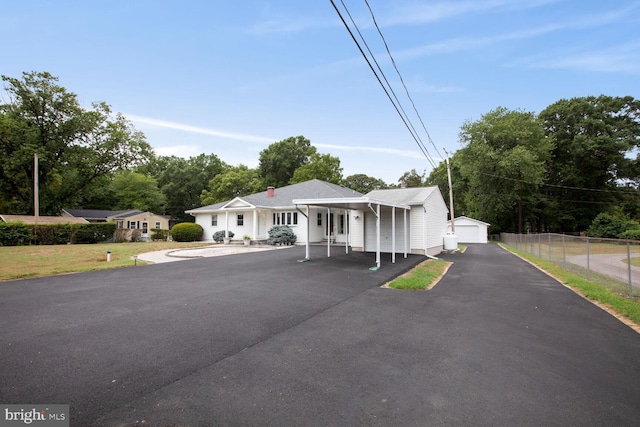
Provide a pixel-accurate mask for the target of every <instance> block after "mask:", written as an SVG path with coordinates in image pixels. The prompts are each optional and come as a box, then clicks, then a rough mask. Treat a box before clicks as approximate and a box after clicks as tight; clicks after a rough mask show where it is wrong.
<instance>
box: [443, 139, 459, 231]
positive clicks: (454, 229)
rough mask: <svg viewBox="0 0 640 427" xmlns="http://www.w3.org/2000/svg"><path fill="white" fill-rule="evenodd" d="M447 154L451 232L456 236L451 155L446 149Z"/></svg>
mask: <svg viewBox="0 0 640 427" xmlns="http://www.w3.org/2000/svg"><path fill="white" fill-rule="evenodd" d="M443 150H444V152H445V154H446V155H447V177H448V179H449V215H451V232H452V233H454V234H455V232H456V225H455V221H454V219H453V218H454V216H453V187H452V185H451V165H450V164H449V153H448V152H447V150H446V149H444V148H443Z"/></svg>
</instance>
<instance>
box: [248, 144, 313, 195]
mask: <svg viewBox="0 0 640 427" xmlns="http://www.w3.org/2000/svg"><path fill="white" fill-rule="evenodd" d="M315 152H316V148H315V147H313V146H312V145H311V141H309V140H308V139H306V138H305V137H304V136H295V137H293V136H292V137H289V138H287V139H283V140H282V141H279V142H274V143H273V144H271V145H269V146H268V147H267V148H265V149H264V150H262V151H261V152H260V158H259V161H260V163H259V166H258V174H259V175H260V178H261V179H262V183H263V186H272V187H284V186H285V185H288V184H289V182H290V181H291V178H293V174H294V173H295V171H296V169H298V168H299V167H301V166H303V165H306V164H307V163H309V160H310V158H311V156H312V155H313V154H314V153H315Z"/></svg>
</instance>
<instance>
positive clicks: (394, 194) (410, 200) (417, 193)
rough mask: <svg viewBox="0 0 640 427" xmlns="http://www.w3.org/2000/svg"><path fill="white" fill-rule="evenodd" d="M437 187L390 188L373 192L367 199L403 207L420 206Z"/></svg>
mask: <svg viewBox="0 0 640 427" xmlns="http://www.w3.org/2000/svg"><path fill="white" fill-rule="evenodd" d="M437 188H438V187H436V186H433V187H411V188H390V189H388V190H373V191H370V192H368V193H367V194H366V196H367V197H370V198H372V199H376V200H382V201H384V202H392V203H402V204H405V205H416V204H422V203H424V201H425V200H427V199H428V198H429V196H430V195H431V194H432V193H433V192H434V191H436V190H437Z"/></svg>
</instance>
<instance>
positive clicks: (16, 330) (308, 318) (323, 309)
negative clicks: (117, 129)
mask: <svg viewBox="0 0 640 427" xmlns="http://www.w3.org/2000/svg"><path fill="white" fill-rule="evenodd" d="M314 251H315V252H314V254H313V255H314V259H313V261H311V262H307V263H297V262H296V259H297V258H300V257H301V255H302V254H303V253H304V248H294V249H290V250H286V251H267V252H262V253H253V254H246V255H238V256H229V257H218V258H208V259H201V260H194V261H184V262H181V263H170V264H159V265H150V266H144V267H138V268H135V269H132V268H129V269H121V270H113V271H109V272H97V273H89V274H78V275H70V276H60V277H54V278H48V279H34V280H25V281H14V282H9V283H5V284H2V285H0V303H1V304H2V305H1V307H0V309H1V311H0V330H2V334H3V335H2V338H3V339H2V342H1V343H0V357H1V358H2V361H3V364H2V371H1V376H0V401H2V402H3V403H22V402H27V401H31V402H47V403H49V402H51V403H70V404H71V406H72V416H73V421H74V422H73V423H72V425H100V426H103V425H104V426H131V425H134V424H135V423H136V421H140V420H143V419H144V420H146V421H148V423H149V425H151V426H167V425H190V426H207V425H274V426H287V425H312V426H313V425H362V426H365V425H366V426H370V425H384V426H386V425H394V426H397V425H403V426H424V425H435V426H438V425H442V426H445V425H473V426H477V425H491V426H494V425H531V426H539V425H558V426H560V425H561V426H567V425H569V426H570V425H576V426H577V425H580V426H582V425H607V426H614V425H621V426H622V425H630V426H631V425H638V424H640V387H638V384H640V365H639V364H638V363H637V356H638V355H639V354H640V336H639V335H638V334H636V333H635V332H633V331H632V330H630V329H629V328H627V327H626V326H624V325H622V324H621V323H620V322H619V321H617V320H616V319H614V318H613V317H611V316H610V315H608V314H606V313H604V312H602V311H601V310H599V309H598V308H596V307H594V306H593V305H591V304H590V303H588V302H586V301H584V300H583V299H581V298H580V297H578V296H576V295H575V294H573V293H572V292H571V291H569V290H567V289H565V288H564V287H562V286H561V285H559V284H558V283H556V282H554V281H553V280H551V279H549V278H548V277H547V276H546V275H544V274H542V273H541V272H539V271H538V270H536V269H535V268H533V267H531V266H530V265H528V264H526V263H524V262H523V261H520V260H519V259H517V258H515V257H514V256H512V255H510V254H508V253H507V252H505V251H504V250H502V249H500V248H499V247H497V246H495V245H483V246H471V247H470V248H469V249H468V251H467V253H465V254H460V255H452V256H450V258H451V259H453V260H455V264H454V265H453V266H452V268H451V269H450V270H449V273H448V274H447V276H446V277H445V278H444V279H443V281H442V282H441V283H440V284H438V285H437V286H436V287H435V288H434V289H433V290H431V291H428V292H403V291H394V290H387V289H380V288H378V287H377V286H378V285H379V284H381V283H382V282H384V281H386V280H387V279H388V278H389V277H391V276H393V275H395V274H397V273H398V272H400V271H402V270H405V269H406V268H408V267H410V266H411V265H413V264H415V263H416V262H418V261H420V260H421V258H419V257H413V256H412V257H410V258H409V259H408V260H403V259H401V258H400V259H399V260H398V261H399V263H398V264H396V265H395V266H393V265H391V264H389V263H388V262H387V263H385V262H384V260H383V268H382V269H381V270H379V271H377V272H371V271H369V270H368V269H367V267H368V266H370V265H372V260H373V258H372V256H371V255H368V254H352V255H350V256H345V255H335V256H334V257H332V258H331V259H326V258H324V257H322V256H321V255H322V253H323V248H316V249H314Z"/></svg>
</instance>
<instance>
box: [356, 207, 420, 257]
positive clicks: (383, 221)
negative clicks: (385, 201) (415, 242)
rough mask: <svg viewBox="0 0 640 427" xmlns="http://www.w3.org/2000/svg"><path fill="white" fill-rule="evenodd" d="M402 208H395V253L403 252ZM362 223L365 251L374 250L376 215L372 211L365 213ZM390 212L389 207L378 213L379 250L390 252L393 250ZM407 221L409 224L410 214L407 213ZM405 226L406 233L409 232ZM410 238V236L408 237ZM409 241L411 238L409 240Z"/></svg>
mask: <svg viewBox="0 0 640 427" xmlns="http://www.w3.org/2000/svg"><path fill="white" fill-rule="evenodd" d="M403 211H404V210H403V209H396V230H395V233H396V253H404V242H405V240H404V213H403ZM365 216H366V220H365V224H364V230H365V243H364V248H365V251H366V252H375V251H376V216H375V215H374V213H373V212H367V213H366V215H365ZM392 222H393V220H392V213H391V210H390V209H389V208H386V209H383V210H382V211H381V213H380V252H385V253H391V252H392V251H393V229H392ZM407 222H408V223H409V224H411V217H410V214H409V213H408V214H407ZM409 232H410V231H409V227H407V234H409ZM409 240H410V238H409ZM410 241H411V240H410Z"/></svg>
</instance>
